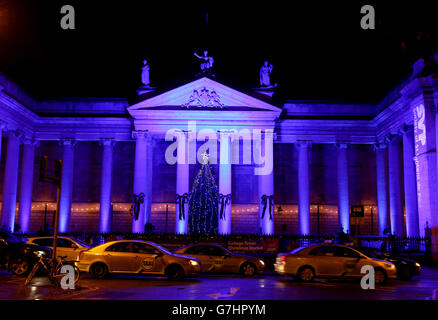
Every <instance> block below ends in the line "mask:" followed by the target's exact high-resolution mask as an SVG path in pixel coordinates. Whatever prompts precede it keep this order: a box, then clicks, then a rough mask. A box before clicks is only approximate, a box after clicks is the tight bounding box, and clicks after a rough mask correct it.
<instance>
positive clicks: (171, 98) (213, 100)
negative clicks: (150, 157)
mask: <svg viewBox="0 0 438 320" xmlns="http://www.w3.org/2000/svg"><path fill="white" fill-rule="evenodd" d="M242 108H246V109H248V110H254V111H258V110H259V111H271V112H275V113H278V114H279V113H280V112H281V109H280V108H278V107H276V106H274V105H271V104H269V103H267V102H265V101H263V100H260V99H257V98H254V97H252V96H250V95H248V94H245V93H243V92H240V91H238V90H235V89H233V88H230V87H228V86H226V85H223V84H221V83H219V82H217V81H214V80H211V79H209V78H206V77H204V78H200V79H197V80H195V81H192V82H190V83H187V84H185V85H182V86H180V87H177V88H175V89H172V90H169V91H166V92H164V93H162V94H159V95H157V96H154V97H152V98H148V99H146V100H143V101H141V102H138V103H136V104H134V105H132V106H130V107H129V108H128V111H129V112H130V113H131V114H132V113H133V112H134V113H137V112H138V111H140V110H148V109H149V110H154V109H155V110H156V109H160V110H166V109H167V110H175V109H180V110H184V109H187V110H204V109H205V110H221V109H226V110H228V111H232V110H233V109H234V110H242Z"/></svg>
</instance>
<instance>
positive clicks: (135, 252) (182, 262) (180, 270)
mask: <svg viewBox="0 0 438 320" xmlns="http://www.w3.org/2000/svg"><path fill="white" fill-rule="evenodd" d="M76 265H77V266H78V268H79V270H80V271H83V272H90V273H91V274H92V275H93V276H94V277H96V278H104V277H105V276H106V275H108V274H109V273H135V274H154V275H165V276H167V277H168V278H169V279H170V280H180V279H182V278H183V277H191V276H193V277H197V276H199V272H200V262H199V260H198V259H196V258H193V257H188V256H184V255H179V254H174V253H171V252H169V251H168V250H167V249H165V248H163V247H162V246H160V245H158V244H156V243H153V242H148V241H141V240H119V241H112V242H108V243H105V244H102V245H99V246H97V247H94V248H92V249H89V250H87V251H82V252H81V253H80V255H79V261H78V262H77V263H76Z"/></svg>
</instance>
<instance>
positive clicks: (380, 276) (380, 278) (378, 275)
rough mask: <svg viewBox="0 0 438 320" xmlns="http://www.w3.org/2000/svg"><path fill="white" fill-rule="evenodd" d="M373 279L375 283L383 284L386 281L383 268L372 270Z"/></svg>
mask: <svg viewBox="0 0 438 320" xmlns="http://www.w3.org/2000/svg"><path fill="white" fill-rule="evenodd" d="M374 281H375V282H376V284H383V283H385V281H386V272H385V270H383V269H380V268H377V269H376V270H375V271H374Z"/></svg>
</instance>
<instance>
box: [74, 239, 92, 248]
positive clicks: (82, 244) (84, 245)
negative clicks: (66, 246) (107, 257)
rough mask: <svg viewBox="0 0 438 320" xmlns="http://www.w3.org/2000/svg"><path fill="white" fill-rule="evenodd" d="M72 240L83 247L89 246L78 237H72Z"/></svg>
mask: <svg viewBox="0 0 438 320" xmlns="http://www.w3.org/2000/svg"><path fill="white" fill-rule="evenodd" d="M73 240H74V241H76V242H77V243H79V244H80V245H81V246H83V247H86V248H90V245H89V244H88V243H86V242H84V241H82V240H78V239H73Z"/></svg>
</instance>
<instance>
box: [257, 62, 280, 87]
mask: <svg viewBox="0 0 438 320" xmlns="http://www.w3.org/2000/svg"><path fill="white" fill-rule="evenodd" d="M272 69H273V66H272V64H269V62H268V61H265V63H264V64H263V66H262V67H261V68H260V87H267V88H274V87H276V86H277V85H276V84H275V85H273V86H272V85H271V72H272Z"/></svg>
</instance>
